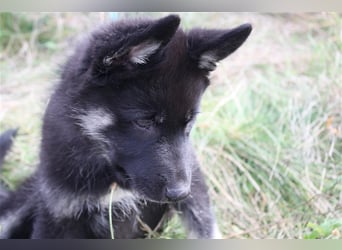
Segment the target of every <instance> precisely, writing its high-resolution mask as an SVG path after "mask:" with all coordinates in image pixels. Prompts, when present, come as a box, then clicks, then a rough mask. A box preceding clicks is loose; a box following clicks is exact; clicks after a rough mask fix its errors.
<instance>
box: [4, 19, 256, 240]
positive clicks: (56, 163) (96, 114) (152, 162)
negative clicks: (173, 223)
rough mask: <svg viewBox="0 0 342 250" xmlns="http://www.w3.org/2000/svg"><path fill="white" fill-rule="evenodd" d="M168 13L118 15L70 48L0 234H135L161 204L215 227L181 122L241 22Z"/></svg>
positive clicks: (197, 230) (242, 30) (198, 224)
mask: <svg viewBox="0 0 342 250" xmlns="http://www.w3.org/2000/svg"><path fill="white" fill-rule="evenodd" d="M179 23H180V18H179V17H178V16H176V15H170V16H167V17H164V18H161V19H159V20H147V19H146V20H145V19H144V20H123V21H120V22H117V23H111V24H108V25H105V26H103V27H101V28H99V29H97V30H95V31H94V32H93V33H92V34H91V35H90V36H89V37H88V38H87V39H84V40H83V42H82V43H81V44H80V45H79V46H78V47H77V48H76V50H75V52H74V54H73V55H72V56H71V57H70V58H69V60H68V61H67V63H66V64H65V65H64V67H63V69H62V73H61V77H60V81H59V83H58V86H57V88H56V90H55V92H54V94H53V95H52V97H51V99H50V101H49V104H48V107H47V110H46V112H45V116H44V121H43V128H42V142H41V151H40V164H39V167H38V169H37V171H36V172H35V173H34V174H33V175H32V176H31V177H30V178H29V179H28V180H26V181H25V182H24V183H23V184H22V185H21V186H20V187H19V188H18V190H16V191H13V192H9V193H8V194H7V195H6V197H5V198H3V199H2V200H1V203H0V225H1V232H0V236H1V238H110V237H113V236H114V237H115V238H138V237H144V236H145V234H146V232H145V231H144V230H143V229H142V224H143V225H144V226H145V227H149V228H150V229H152V230H153V229H155V228H156V227H157V225H159V224H160V221H161V219H162V218H163V217H164V215H165V214H166V213H168V212H169V211H171V210H174V211H178V212H179V215H180V217H181V220H182V222H183V223H184V226H185V227H186V229H187V232H188V238H220V237H221V235H220V232H219V230H218V227H217V224H216V221H215V218H214V215H213V211H212V207H211V205H210V201H209V196H208V192H207V187H206V184H205V181H204V178H203V175H202V173H201V170H200V167H199V163H198V161H197V160H196V156H195V152H194V149H193V147H192V145H191V142H190V139H189V134H190V131H191V128H192V126H193V124H194V122H195V118H196V114H197V113H198V112H199V107H200V100H201V97H202V94H203V92H204V91H205V89H206V88H207V86H208V85H209V80H208V74H209V72H210V71H213V70H214V69H215V65H216V63H217V62H218V61H220V60H222V59H224V58H225V57H227V56H228V55H230V54H231V53H232V52H234V51H235V50H236V49H237V48H239V47H240V46H241V45H242V43H243V42H244V41H245V40H246V39H247V37H248V36H249V34H250V32H251V25H250V24H244V25H241V26H239V27H237V28H234V29H222V30H220V29H216V30H211V29H192V30H190V31H189V32H184V31H183V30H182V29H180V28H179V27H178V26H179ZM109 221H111V222H112V223H109ZM111 225H112V226H113V228H111Z"/></svg>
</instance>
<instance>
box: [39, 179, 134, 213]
mask: <svg viewBox="0 0 342 250" xmlns="http://www.w3.org/2000/svg"><path fill="white" fill-rule="evenodd" d="M40 191H41V194H42V195H43V196H44V197H46V199H45V200H46V201H47V202H48V203H47V204H46V205H47V206H48V208H49V211H50V212H51V213H52V214H53V216H54V217H55V218H56V219H63V218H78V217H79V216H80V215H81V214H82V212H84V211H85V210H86V211H88V212H90V213H91V212H103V211H106V210H107V209H108V208H109V202H110V198H111V197H110V193H109V192H108V194H106V195H103V196H100V197H98V196H93V195H78V196H77V195H75V194H72V193H66V192H64V193H63V191H61V190H56V191H54V190H53V189H51V188H49V187H47V185H46V184H44V183H42V184H41V188H40ZM138 201H139V198H138V196H137V195H136V194H134V193H133V192H131V191H128V190H124V189H121V188H116V190H115V191H114V193H113V197H112V207H113V208H116V209H117V210H119V211H120V215H121V216H122V215H123V216H128V215H129V214H131V212H132V211H138V208H137V203H138ZM113 212H115V211H114V210H113Z"/></svg>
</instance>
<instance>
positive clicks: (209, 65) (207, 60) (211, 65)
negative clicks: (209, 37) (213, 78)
mask: <svg viewBox="0 0 342 250" xmlns="http://www.w3.org/2000/svg"><path fill="white" fill-rule="evenodd" d="M217 61H218V58H217V56H216V55H215V53H213V52H211V51H209V52H205V53H203V54H202V55H201V57H200V60H199V63H198V67H199V68H200V69H206V70H214V69H215V67H216V63H217Z"/></svg>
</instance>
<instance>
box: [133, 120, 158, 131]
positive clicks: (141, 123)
mask: <svg viewBox="0 0 342 250" xmlns="http://www.w3.org/2000/svg"><path fill="white" fill-rule="evenodd" d="M134 123H135V125H136V126H137V127H139V128H142V129H150V128H151V127H152V126H153V124H154V123H153V120H149V119H140V120H136V121H134Z"/></svg>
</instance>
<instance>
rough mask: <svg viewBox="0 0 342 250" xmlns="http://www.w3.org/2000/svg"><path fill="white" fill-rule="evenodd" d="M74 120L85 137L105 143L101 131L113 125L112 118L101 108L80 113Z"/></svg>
mask: <svg viewBox="0 0 342 250" xmlns="http://www.w3.org/2000/svg"><path fill="white" fill-rule="evenodd" d="M76 118H77V119H78V120H79V125H80V126H81V128H82V131H83V132H84V134H85V135H87V136H89V137H90V138H92V139H93V140H95V141H100V142H107V140H106V138H104V136H103V134H102V130H103V129H105V128H106V127H108V126H111V125H113V124H114V122H115V121H114V117H113V116H112V115H111V114H110V113H109V112H107V111H106V110H105V109H103V108H94V109H90V110H86V111H82V112H81V114H78V115H77V116H76Z"/></svg>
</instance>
